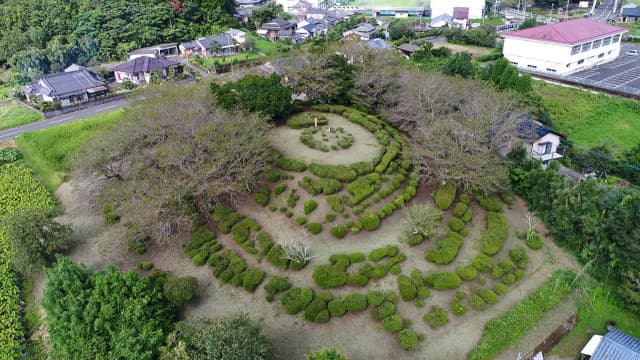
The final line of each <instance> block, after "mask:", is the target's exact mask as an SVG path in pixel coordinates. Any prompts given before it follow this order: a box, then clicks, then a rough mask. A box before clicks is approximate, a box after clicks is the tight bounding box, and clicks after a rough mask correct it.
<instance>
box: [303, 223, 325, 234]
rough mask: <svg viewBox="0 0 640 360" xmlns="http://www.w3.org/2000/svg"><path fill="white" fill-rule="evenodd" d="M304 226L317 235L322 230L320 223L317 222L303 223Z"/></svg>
mask: <svg viewBox="0 0 640 360" xmlns="http://www.w3.org/2000/svg"><path fill="white" fill-rule="evenodd" d="M305 228H306V229H307V230H309V232H310V233H312V234H313V235H317V234H320V232H322V224H320V223H317V222H312V223H308V224H307V225H305Z"/></svg>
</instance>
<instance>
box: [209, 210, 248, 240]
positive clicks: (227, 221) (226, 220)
mask: <svg viewBox="0 0 640 360" xmlns="http://www.w3.org/2000/svg"><path fill="white" fill-rule="evenodd" d="M211 214H212V217H213V220H214V221H215V222H216V223H218V227H219V228H220V231H221V232H222V233H223V234H228V233H230V232H231V228H232V227H233V226H234V225H235V224H237V223H238V222H240V221H241V220H242V219H244V217H243V216H242V215H240V214H238V213H236V212H235V211H234V210H233V208H232V207H230V206H228V205H224V204H218V205H215V206H214V207H213V208H212V209H211Z"/></svg>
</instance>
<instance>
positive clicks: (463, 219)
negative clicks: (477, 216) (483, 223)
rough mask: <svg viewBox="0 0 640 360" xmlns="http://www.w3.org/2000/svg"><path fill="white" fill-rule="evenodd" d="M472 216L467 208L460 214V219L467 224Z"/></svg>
mask: <svg viewBox="0 0 640 360" xmlns="http://www.w3.org/2000/svg"><path fill="white" fill-rule="evenodd" d="M472 218H473V215H472V214H471V209H467V211H466V212H465V213H464V214H463V215H462V217H461V218H460V219H461V220H462V222H464V223H465V224H467V223H469V222H470V221H471V220H472Z"/></svg>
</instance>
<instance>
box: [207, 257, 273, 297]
mask: <svg viewBox="0 0 640 360" xmlns="http://www.w3.org/2000/svg"><path fill="white" fill-rule="evenodd" d="M207 264H208V265H209V266H211V267H212V268H213V275H214V276H215V277H217V278H219V279H220V281H221V282H222V283H223V284H226V283H231V285H233V286H242V287H243V288H244V289H245V290H246V291H249V292H254V291H255V290H256V288H257V287H258V286H259V285H260V283H262V280H264V277H265V275H266V273H265V272H264V271H262V270H261V269H259V268H255V267H247V264H246V263H245V262H244V260H242V258H241V257H240V255H239V254H238V253H237V252H235V251H233V250H230V249H227V250H224V251H222V252H219V253H217V254H214V255H213V256H211V257H210V258H209V260H208V261H207Z"/></svg>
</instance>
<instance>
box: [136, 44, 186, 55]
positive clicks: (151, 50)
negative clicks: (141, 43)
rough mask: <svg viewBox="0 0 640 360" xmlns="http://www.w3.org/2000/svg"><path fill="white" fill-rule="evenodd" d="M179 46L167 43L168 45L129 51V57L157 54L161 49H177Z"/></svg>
mask: <svg viewBox="0 0 640 360" xmlns="http://www.w3.org/2000/svg"><path fill="white" fill-rule="evenodd" d="M177 45H178V43H166V44H158V45H153V46H147V47H143V48H140V49H135V50H132V51H129V55H144V54H155V53H156V51H159V50H161V49H169V48H175V47H176V46H177Z"/></svg>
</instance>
